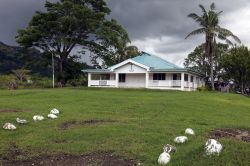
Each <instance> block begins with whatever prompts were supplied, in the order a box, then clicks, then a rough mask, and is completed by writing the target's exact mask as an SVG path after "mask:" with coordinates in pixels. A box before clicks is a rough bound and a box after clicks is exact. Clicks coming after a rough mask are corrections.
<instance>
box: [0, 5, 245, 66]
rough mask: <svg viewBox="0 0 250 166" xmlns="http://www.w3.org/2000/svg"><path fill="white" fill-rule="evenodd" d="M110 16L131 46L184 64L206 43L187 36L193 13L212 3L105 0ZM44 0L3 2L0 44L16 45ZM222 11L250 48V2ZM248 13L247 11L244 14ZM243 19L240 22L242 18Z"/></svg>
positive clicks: (225, 23)
mask: <svg viewBox="0 0 250 166" xmlns="http://www.w3.org/2000/svg"><path fill="white" fill-rule="evenodd" d="M54 1H56V0H54ZM106 1H107V3H108V6H109V7H110V8H111V10H112V12H111V17H112V18H114V19H116V20H117V21H118V22H119V23H120V24H121V25H122V26H123V27H124V28H125V29H126V30H127V31H128V33H129V35H130V38H131V40H132V44H136V45H137V46H138V47H139V48H140V49H141V50H145V51H148V52H151V53H154V54H157V55H159V56H161V57H163V58H166V59H168V60H170V61H172V62H175V63H177V64H182V62H183V59H184V58H185V57H186V56H187V54H188V53H189V52H190V51H191V50H193V49H194V47H195V46H197V45H198V44H200V43H201V42H202V41H203V37H202V36H200V37H192V38H190V39H187V40H185V39H184V38H185V36H186V35H187V34H188V33H189V32H190V31H192V30H194V29H195V28H197V24H195V23H194V21H193V20H191V19H189V18H187V15H188V14H189V13H191V12H196V13H200V9H199V8H198V4H203V5H205V6H206V7H209V5H210V4H211V3H212V2H213V1H212V0H106ZM214 1H215V0H214ZM44 2H45V0H0V22H1V25H0V41H3V42H5V43H7V44H11V45H16V43H15V36H16V31H17V29H20V28H24V27H25V26H26V25H27V24H28V21H29V20H30V19H31V17H32V15H33V13H34V12H35V11H37V10H44V8H43V6H44ZM215 3H216V6H217V9H218V10H223V11H224V12H223V14H222V17H221V20H222V21H221V24H222V26H225V27H226V28H228V29H231V30H232V31H233V32H234V33H235V34H236V35H239V37H240V38H242V39H243V42H244V44H246V45H249V46H250V40H248V38H246V36H247V35H248V33H250V32H249V30H248V29H249V27H250V25H249V23H248V22H249V21H248V18H249V15H248V13H247V12H246V11H248V10H250V2H249V0H237V1H236V0H219V1H215ZM244 11H245V12H244ZM239 18H240V19H239Z"/></svg>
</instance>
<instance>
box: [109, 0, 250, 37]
mask: <svg viewBox="0 0 250 166" xmlns="http://www.w3.org/2000/svg"><path fill="white" fill-rule="evenodd" d="M107 2H108V5H109V6H110V7H111V9H112V13H111V16H112V17H114V18H115V19H117V20H118V21H119V23H121V24H122V25H123V26H124V27H125V28H126V29H127V30H128V32H129V34H130V36H131V38H132V39H139V38H144V37H153V38H155V37H161V36H163V35H167V36H174V37H180V38H184V37H185V36H186V35H187V33H188V32H190V30H192V29H194V28H195V27H196V25H195V24H194V22H193V21H192V20H191V19H189V18H187V15H188V14H189V13H191V12H200V9H199V8H198V4H204V5H205V6H206V7H208V6H209V5H210V4H211V3H212V1H211V0H108V1H107ZM246 3H249V2H248V1H247V0H237V1H235V0H230V1H229V0H220V1H218V2H216V6H217V8H218V10H223V11H225V13H228V12H232V11H234V10H239V9H240V8H241V7H244V6H245V5H246Z"/></svg>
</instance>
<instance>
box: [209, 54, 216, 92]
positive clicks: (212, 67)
mask: <svg viewBox="0 0 250 166" xmlns="http://www.w3.org/2000/svg"><path fill="white" fill-rule="evenodd" d="M210 62H211V68H210V72H211V75H210V77H211V86H212V90H215V88H214V64H213V63H214V61H213V56H212V55H211V59H210Z"/></svg>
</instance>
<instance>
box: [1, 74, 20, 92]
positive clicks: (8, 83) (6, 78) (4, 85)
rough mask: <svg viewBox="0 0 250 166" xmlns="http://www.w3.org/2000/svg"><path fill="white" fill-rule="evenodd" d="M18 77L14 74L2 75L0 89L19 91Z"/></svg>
mask: <svg viewBox="0 0 250 166" xmlns="http://www.w3.org/2000/svg"><path fill="white" fill-rule="evenodd" d="M15 78H16V77H15V76H14V75H12V74H10V75H0V88H1V89H17V88H18V82H17V81H16V79H15Z"/></svg>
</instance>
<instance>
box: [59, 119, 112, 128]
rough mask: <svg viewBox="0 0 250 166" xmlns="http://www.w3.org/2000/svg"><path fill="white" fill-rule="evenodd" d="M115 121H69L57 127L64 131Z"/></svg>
mask: <svg viewBox="0 0 250 166" xmlns="http://www.w3.org/2000/svg"><path fill="white" fill-rule="evenodd" d="M115 122H116V121H115V120H104V119H90V120H69V121H66V122H63V123H61V124H60V125H59V128H60V129H63V130H66V129H69V128H73V127H74V126H81V125H101V124H106V123H115Z"/></svg>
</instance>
